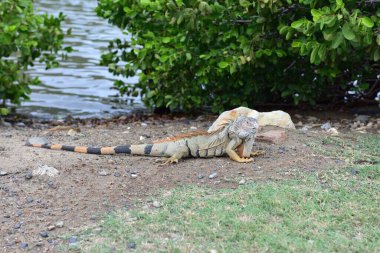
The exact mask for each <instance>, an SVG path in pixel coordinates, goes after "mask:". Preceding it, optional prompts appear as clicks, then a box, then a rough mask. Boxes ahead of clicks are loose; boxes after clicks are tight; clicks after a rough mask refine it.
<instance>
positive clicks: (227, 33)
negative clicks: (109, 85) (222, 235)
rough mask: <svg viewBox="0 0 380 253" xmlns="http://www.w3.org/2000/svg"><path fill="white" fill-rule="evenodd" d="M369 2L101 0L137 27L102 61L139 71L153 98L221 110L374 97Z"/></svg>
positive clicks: (375, 58)
mask: <svg viewBox="0 0 380 253" xmlns="http://www.w3.org/2000/svg"><path fill="white" fill-rule="evenodd" d="M376 4H377V3H375V2H371V1H356V0H355V1H353V0H351V1H345V2H343V1H342V0H336V1H316V0H299V1H292V0H288V1H283V0H259V1H248V0H239V1H229V0H221V1H216V0H215V1H201V0H189V1H183V0H99V4H98V7H97V9H96V10H97V14H98V15H99V16H101V17H103V18H106V19H108V20H109V22H110V23H112V24H114V25H117V26H118V27H120V28H121V29H123V30H125V31H126V32H127V33H128V34H130V35H131V39H130V41H125V40H121V39H115V40H114V41H112V42H110V45H109V51H108V52H106V53H105V54H103V55H102V64H103V65H106V66H108V67H109V70H110V71H111V72H112V73H113V74H115V75H121V76H123V77H129V76H135V75H138V76H139V81H138V83H137V84H136V85H133V84H126V83H124V82H122V81H118V82H116V83H115V86H116V87H118V88H119V89H120V92H121V93H127V94H128V95H137V94H138V93H140V95H142V97H143V101H144V102H145V103H146V105H148V106H156V107H169V108H171V109H174V108H181V109H184V110H191V109H195V108H199V107H202V106H204V105H211V106H212V108H213V110H214V111H220V110H223V109H225V108H229V107H232V106H238V105H239V106H240V105H246V106H253V105H257V104H260V103H268V102H279V101H281V102H283V101H285V102H294V103H300V102H308V103H311V104H315V103H317V102H324V101H331V99H333V101H337V100H343V98H344V97H345V96H346V97H347V91H350V90H351V91H356V93H355V96H358V95H360V96H362V97H363V96H364V97H367V98H369V99H372V100H373V99H374V97H375V93H376V91H378V90H379V87H378V82H379V79H380V78H379V77H377V75H378V74H379V73H380V71H379V70H380V67H379V66H380V65H379V59H380V47H379V45H380V28H379V27H380V8H378V6H377V5H376Z"/></svg>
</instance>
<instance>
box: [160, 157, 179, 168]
mask: <svg viewBox="0 0 380 253" xmlns="http://www.w3.org/2000/svg"><path fill="white" fill-rule="evenodd" d="M173 163H178V158H176V157H169V158H168V159H166V161H165V162H164V163H162V164H161V166H164V165H168V164H173Z"/></svg>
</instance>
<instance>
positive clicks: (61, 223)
mask: <svg viewBox="0 0 380 253" xmlns="http://www.w3.org/2000/svg"><path fill="white" fill-rule="evenodd" d="M55 226H56V227H57V228H63V221H57V222H56V223H55Z"/></svg>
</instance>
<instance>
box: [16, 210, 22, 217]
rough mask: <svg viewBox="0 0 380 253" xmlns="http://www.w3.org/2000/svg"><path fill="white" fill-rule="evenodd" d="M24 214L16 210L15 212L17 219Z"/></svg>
mask: <svg viewBox="0 0 380 253" xmlns="http://www.w3.org/2000/svg"><path fill="white" fill-rule="evenodd" d="M23 214H24V212H23V211H22V210H17V211H16V216H17V217H20V216H21V215H23Z"/></svg>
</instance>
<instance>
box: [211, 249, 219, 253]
mask: <svg viewBox="0 0 380 253" xmlns="http://www.w3.org/2000/svg"><path fill="white" fill-rule="evenodd" d="M210 253H218V251H217V250H216V249H211V250H210Z"/></svg>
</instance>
